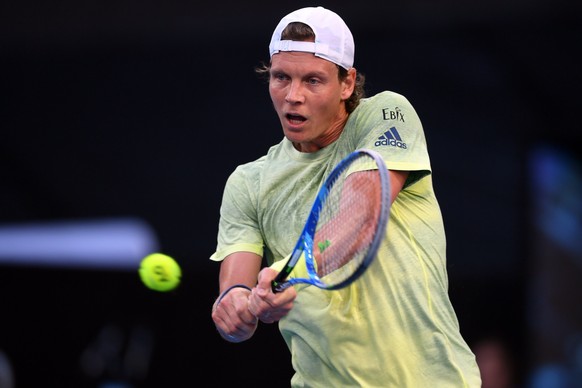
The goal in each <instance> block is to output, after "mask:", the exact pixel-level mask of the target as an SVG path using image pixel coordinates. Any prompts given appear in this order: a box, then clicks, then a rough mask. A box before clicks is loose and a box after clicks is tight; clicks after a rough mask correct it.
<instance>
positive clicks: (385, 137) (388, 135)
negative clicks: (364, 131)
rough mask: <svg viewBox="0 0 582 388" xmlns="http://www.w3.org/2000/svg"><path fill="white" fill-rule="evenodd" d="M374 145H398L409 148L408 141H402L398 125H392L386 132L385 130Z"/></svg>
mask: <svg viewBox="0 0 582 388" xmlns="http://www.w3.org/2000/svg"><path fill="white" fill-rule="evenodd" d="M374 145H375V146H376V147H379V146H383V145H385V146H392V147H398V148H402V149H406V148H407V146H406V143H405V142H403V141H402V138H401V137H400V134H399V133H398V131H397V130H396V127H392V128H390V129H389V130H387V131H386V132H384V133H383V134H382V135H380V137H378V140H376V143H374Z"/></svg>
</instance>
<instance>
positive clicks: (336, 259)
mask: <svg viewBox="0 0 582 388" xmlns="http://www.w3.org/2000/svg"><path fill="white" fill-rule="evenodd" d="M389 213H390V180H389V177H388V170H387V169H386V165H385V164H384V160H383V159H382V157H381V156H380V155H379V154H378V153H377V152H375V151H371V150H367V149H359V150H356V151H354V152H352V153H350V154H349V155H348V156H346V157H345V158H344V159H343V160H341V161H340V163H338V165H337V166H335V167H334V169H333V170H332V172H331V173H330V175H329V176H328V177H327V179H326V180H325V182H324V183H323V186H322V187H321V188H320V189H319V192H318V193H317V197H316V199H315V201H314V203H313V205H312V208H311V212H310V213H309V216H308V217H307V221H306V222H305V226H304V227H303V231H302V232H301V236H300V237H299V239H298V240H297V243H296V245H295V248H294V249H293V253H292V254H291V256H290V258H289V260H288V261H287V263H286V265H285V267H284V268H283V269H282V270H281V272H279V274H278V275H277V277H276V278H275V280H273V282H272V289H273V292H280V291H283V290H284V289H286V288H288V287H290V286H292V285H294V284H298V283H307V284H311V285H314V286H317V287H319V288H322V289H326V290H337V289H340V288H343V287H345V286H347V285H349V284H351V283H352V282H353V281H355V280H356V279H357V278H359V277H360V276H361V275H362V274H363V273H364V271H365V270H366V269H367V268H368V266H369V265H370V263H372V261H373V260H374V258H375V257H376V253H377V251H378V247H379V246H380V241H381V240H382V238H383V237H384V233H385V230H386V225H387V223H388V218H389ZM302 257H303V258H304V260H305V266H306V269H307V277H304V278H301V277H291V278H289V274H290V273H291V271H293V269H294V268H295V266H296V265H297V264H298V263H299V260H300V259H301V258H302Z"/></svg>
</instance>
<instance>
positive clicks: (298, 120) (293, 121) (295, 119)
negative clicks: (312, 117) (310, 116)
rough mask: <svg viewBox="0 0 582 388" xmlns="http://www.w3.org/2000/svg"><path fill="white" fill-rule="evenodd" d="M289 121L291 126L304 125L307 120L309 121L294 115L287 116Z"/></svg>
mask: <svg viewBox="0 0 582 388" xmlns="http://www.w3.org/2000/svg"><path fill="white" fill-rule="evenodd" d="M286 117H287V120H288V121H289V122H290V123H291V124H301V123H303V122H304V121H305V120H307V119H306V118H305V117H303V116H300V115H294V114H289V113H288V114H287V115H286Z"/></svg>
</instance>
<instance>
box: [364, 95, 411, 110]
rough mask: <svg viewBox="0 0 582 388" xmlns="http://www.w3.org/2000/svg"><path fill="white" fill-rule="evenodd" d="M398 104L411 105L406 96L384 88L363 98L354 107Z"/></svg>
mask: <svg viewBox="0 0 582 388" xmlns="http://www.w3.org/2000/svg"><path fill="white" fill-rule="evenodd" d="M398 105H408V106H412V104H411V103H410V101H409V100H408V98H406V97H405V96H404V95H402V94H400V93H396V92H393V91H389V90H385V91H383V92H380V93H377V94H375V95H373V96H371V97H366V98H363V99H362V100H361V102H360V105H358V107H357V108H356V111H357V110H358V109H361V110H366V109H374V108H377V107H378V106H398Z"/></svg>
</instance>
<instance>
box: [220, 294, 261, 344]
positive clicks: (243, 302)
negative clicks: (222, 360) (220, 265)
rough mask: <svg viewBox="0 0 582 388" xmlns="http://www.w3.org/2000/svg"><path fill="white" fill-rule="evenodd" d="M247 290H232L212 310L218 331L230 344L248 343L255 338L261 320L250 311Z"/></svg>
mask: <svg viewBox="0 0 582 388" xmlns="http://www.w3.org/2000/svg"><path fill="white" fill-rule="evenodd" d="M250 294H251V292H250V291H249V290H247V289H245V288H241V287H237V288H233V289H232V290H230V291H229V292H228V293H226V295H224V297H223V298H222V299H221V300H220V302H219V301H218V299H217V300H216V302H214V306H213V308H212V320H213V321H214V324H215V325H216V329H217V330H218V332H219V333H220V335H221V336H222V338H224V339H225V340H227V341H229V342H242V341H246V340H248V339H249V338H251V337H252V336H253V334H254V333H255V330H257V325H258V324H259V320H258V319H257V317H256V316H254V315H253V314H252V313H251V312H250V311H249V295H250Z"/></svg>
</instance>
